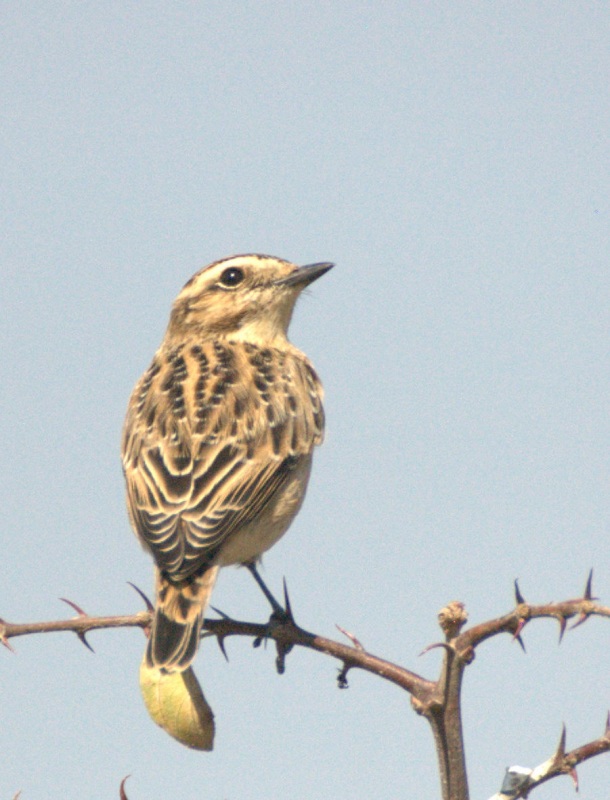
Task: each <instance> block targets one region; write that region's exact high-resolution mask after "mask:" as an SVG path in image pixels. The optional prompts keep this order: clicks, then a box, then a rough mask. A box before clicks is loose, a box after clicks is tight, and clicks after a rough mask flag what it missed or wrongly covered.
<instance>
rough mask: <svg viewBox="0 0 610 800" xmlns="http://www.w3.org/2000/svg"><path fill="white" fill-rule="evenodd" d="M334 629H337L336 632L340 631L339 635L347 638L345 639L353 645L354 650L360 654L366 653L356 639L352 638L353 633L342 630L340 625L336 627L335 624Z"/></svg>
mask: <svg viewBox="0 0 610 800" xmlns="http://www.w3.org/2000/svg"><path fill="white" fill-rule="evenodd" d="M335 628H337V630H338V631H341V633H342V634H343V635H344V636H347V638H348V639H349V640H350V642H351V643H352V644H353V645H354V647H355V648H356V650H360V651H361V652H362V653H364V652H366V651H365V649H364V647H363V646H362V644H361V643H360V642H359V641H358V639H356V637H355V636H354V634H353V633H350V632H349V631H346V630H345V628H342V627H341V626H340V625H337V623H335Z"/></svg>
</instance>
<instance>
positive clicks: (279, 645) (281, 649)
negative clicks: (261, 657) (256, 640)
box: [275, 642, 292, 675]
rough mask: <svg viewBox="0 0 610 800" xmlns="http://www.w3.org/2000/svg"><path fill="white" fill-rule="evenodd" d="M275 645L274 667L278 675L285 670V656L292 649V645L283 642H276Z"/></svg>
mask: <svg viewBox="0 0 610 800" xmlns="http://www.w3.org/2000/svg"><path fill="white" fill-rule="evenodd" d="M275 647H276V650H277V656H276V659H275V668H276V670H277V674H278V675H283V674H284V672H286V656H287V655H288V653H289V652H290V651H291V650H292V645H291V644H284V643H283V642H276V643H275Z"/></svg>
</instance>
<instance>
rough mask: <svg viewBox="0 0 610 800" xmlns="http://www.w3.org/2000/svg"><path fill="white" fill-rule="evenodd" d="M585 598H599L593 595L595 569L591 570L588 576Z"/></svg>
mask: <svg viewBox="0 0 610 800" xmlns="http://www.w3.org/2000/svg"><path fill="white" fill-rule="evenodd" d="M584 599H585V600H597V597H593V569H592V568H591V569H590V570H589V577H588V578H587V585H586V586H585V594H584Z"/></svg>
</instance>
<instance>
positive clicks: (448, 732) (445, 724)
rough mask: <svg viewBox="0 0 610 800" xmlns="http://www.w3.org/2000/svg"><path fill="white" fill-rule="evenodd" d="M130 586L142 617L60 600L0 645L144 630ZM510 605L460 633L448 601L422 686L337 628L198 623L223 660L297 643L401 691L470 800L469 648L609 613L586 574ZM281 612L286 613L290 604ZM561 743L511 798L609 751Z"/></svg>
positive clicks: (608, 745) (450, 777)
mask: <svg viewBox="0 0 610 800" xmlns="http://www.w3.org/2000/svg"><path fill="white" fill-rule="evenodd" d="M134 588H135V589H136V591H138V593H139V594H140V595H141V597H142V598H143V600H144V601H145V602H146V604H147V610H146V611H140V612H139V613H137V614H128V615H120V616H108V617H91V616H88V615H87V614H86V613H85V612H84V611H83V610H82V609H81V608H80V607H79V606H77V605H76V604H74V603H72V602H71V601H68V600H64V601H65V602H67V603H68V604H69V605H70V606H71V607H72V608H73V609H74V610H75V611H76V612H77V616H76V617H74V618H72V619H67V620H55V621H49V622H33V623H20V624H15V623H10V622H6V621H5V620H1V619H0V642H1V643H2V644H4V645H5V646H6V647H7V648H8V649H10V650H13V647H12V646H11V644H10V640H11V639H14V638H16V637H18V636H25V635H30V634H34V633H54V632H60V631H69V632H72V633H74V634H76V635H77V636H78V638H79V639H80V640H81V641H82V642H83V644H85V645H86V646H87V647H89V649H92V648H91V647H90V645H89V643H88V642H87V640H86V638H85V637H86V635H87V634H88V633H89V632H90V631H93V630H99V629H106V628H128V627H139V628H142V629H143V630H144V631H145V632H147V631H148V629H149V627H150V623H151V605H150V603H149V602H148V600H147V598H146V596H145V595H144V594H143V593H142V592H141V591H140V590H139V589H137V587H134ZM62 599H63V598H62ZM286 599H287V598H286ZM515 599H516V606H515V608H514V609H513V610H512V611H510V612H509V613H508V614H505V615H504V616H502V617H499V618H497V619H493V620H488V621H486V622H483V623H480V624H478V625H474V626H472V627H470V628H468V629H466V630H464V631H461V629H462V628H463V626H464V625H465V623H466V620H467V615H466V613H465V611H464V607H463V605H462V604H461V603H459V602H453V603H450V604H449V605H448V606H447V607H446V608H444V609H443V610H442V611H441V612H440V614H439V624H440V626H441V629H442V630H443V633H444V634H445V641H444V642H439V643H437V644H433V645H430V646H429V647H428V648H426V650H425V651H424V652H427V651H428V650H430V649H432V648H441V649H442V650H443V652H444V659H443V666H442V669H441V674H440V677H439V678H438V680H436V681H431V680H428V679H426V678H424V677H422V676H421V675H418V674H416V673H414V672H411V671H410V670H408V669H405V668H404V667H402V666H399V665H397V664H393V663H392V662H390V661H386V660H385V659H382V658H379V657H378V656H375V655H372V654H371V653H369V652H367V651H366V650H365V649H364V647H363V646H362V644H361V643H360V642H359V641H358V639H357V638H356V637H355V636H354V635H353V634H350V633H348V632H347V631H344V630H343V629H342V628H339V630H340V631H341V632H342V633H344V635H345V636H346V637H347V638H348V639H349V640H350V642H351V644H349V645H346V644H342V643H340V642H336V641H334V640H332V639H327V638H325V637H323V636H318V635H317V634H314V633H310V632H309V631H306V630H304V629H303V628H301V627H299V626H298V625H297V624H296V623H295V621H294V619H293V617H292V614H291V613H287V614H286V615H285V616H284V617H282V616H281V615H280V616H279V617H278V616H276V615H273V616H272V619H271V621H270V622H269V623H267V624H258V623H253V622H244V621H239V620H234V619H231V618H229V617H227V616H226V615H224V614H223V615H222V616H221V618H220V619H206V620H205V621H204V629H205V630H204V633H203V635H204V636H215V637H216V639H217V641H218V644H219V646H220V648H221V650H222V652H223V653H224V654H225V655H226V652H225V647H224V643H225V640H226V639H227V637H229V636H250V637H252V638H253V639H254V644H255V646H257V645H258V644H260V642H261V641H263V640H264V639H272V640H273V641H274V642H275V644H276V648H277V652H278V657H277V660H276V666H277V669H278V672H282V671H283V669H284V660H285V657H286V655H287V653H288V652H289V651H290V650H291V649H292V647H293V646H295V645H298V646H301V647H307V648H309V649H311V650H316V651H317V652H320V653H325V654H326V655H329V656H331V657H333V658H335V659H337V660H338V661H340V662H341V664H342V667H341V669H340V671H339V674H338V676H337V680H338V684H339V687H340V688H344V687H346V686H347V674H348V672H349V670H351V669H363V670H366V671H367V672H371V673H373V674H375V675H378V676H379V677H381V678H384V679H385V680H388V681H390V682H391V683H394V684H396V685H397V686H399V687H400V688H402V689H404V690H406V691H407V692H408V693H409V694H410V695H411V703H412V705H413V708H414V709H415V711H416V712H417V713H418V714H421V715H422V716H424V717H426V718H427V719H428V722H429V723H430V725H431V727H432V729H433V733H434V738H435V742H436V747H437V753H438V757H439V765H440V772H441V785H442V789H443V800H468V784H467V778H466V766H465V756H464V746H463V737H462V730H461V711H460V699H461V679H462V675H463V671H464V669H465V667H466V666H467V665H468V664H469V663H470V662H471V661H472V660H473V658H474V651H475V649H476V648H477V647H478V646H479V645H480V644H482V643H483V642H484V641H486V640H487V639H489V638H490V637H492V636H496V635H498V634H500V633H509V634H510V635H511V636H512V637H513V638H514V639H517V640H518V641H519V643H520V644H521V646H522V647H523V641H522V638H521V634H522V633H523V630H524V628H525V627H526V625H527V624H528V623H529V622H531V621H532V620H534V619H542V618H550V619H554V620H556V621H557V623H558V624H559V638H560V641H561V639H562V637H563V635H564V633H565V631H566V629H567V621H568V620H571V619H573V618H575V617H576V618H577V619H576V621H575V623H573V624H572V626H571V627H572V628H574V627H576V626H577V625H580V624H582V623H583V622H585V621H586V620H587V619H588V618H589V617H591V616H599V617H605V618H610V607H608V606H604V605H601V604H600V603H598V602H597V601H596V598H594V597H593V596H592V588H591V575H589V579H588V581H587V585H586V589H585V592H584V595H583V596H582V597H580V598H577V599H573V600H565V601H562V602H557V603H546V604H543V605H530V604H529V603H527V602H526V601H525V600H524V598H523V596H522V594H521V591H520V589H519V587H518V585H517V583H516V582H515ZM287 607H288V611H290V609H289V605H287ZM564 745H565V736H563V737H562V742H560V747H559V748H558V749H557V751H556V752H555V754H554V755H553V756H552V758H551V759H549V760H548V761H547V762H545V764H544V765H541V766H540V767H538V768H536V770H534V771H533V772H532V775H531V776H530V781H529V783H528V785H527V788H524V789H523V790H522V793H521V794H518V795H514V796H515V797H525V796H526V795H527V793H528V792H530V791H531V790H532V789H534V788H536V787H537V786H538V785H540V784H542V783H543V782H545V781H547V780H550V779H551V778H553V777H555V776H557V775H560V774H566V773H569V774H572V775H573V777H574V776H575V767H576V765H577V764H578V763H581V762H583V761H585V760H587V759H589V758H593V757H594V756H596V755H599V754H601V753H603V752H608V751H610V725H609V726H607V728H606V731H605V733H604V734H603V735H602V736H601V737H599V739H596V740H594V741H592V742H589V743H587V744H585V745H582V746H581V747H578V748H576V749H574V750H571V751H570V752H568V753H566V752H565V748H564Z"/></svg>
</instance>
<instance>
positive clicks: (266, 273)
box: [168, 255, 333, 345]
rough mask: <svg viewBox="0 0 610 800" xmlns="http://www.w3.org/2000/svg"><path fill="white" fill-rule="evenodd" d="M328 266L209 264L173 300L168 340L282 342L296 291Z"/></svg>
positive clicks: (263, 261)
mask: <svg viewBox="0 0 610 800" xmlns="http://www.w3.org/2000/svg"><path fill="white" fill-rule="evenodd" d="M332 266H333V265H332V264H330V263H328V262H324V263H320V264H309V265H307V266H304V267H297V266H296V265H295V264H291V263H290V262H289V261H284V260H283V259H281V258H272V257H271V256H263V255H243V256H232V257H231V258H226V259H223V260H222V261H215V262H214V263H213V264H210V265H209V266H207V267H204V268H203V269H202V270H200V271H199V272H197V273H195V275H193V277H192V278H191V279H190V280H189V281H188V283H186V284H185V286H184V288H183V289H182V291H181V292H180V294H179V295H178V297H177V298H176V300H175V302H174V305H173V307H172V313H171V317H170V322H169V328H168V336H169V338H170V339H172V340H173V339H183V338H184V337H185V336H189V335H195V336H199V337H223V336H227V337H229V336H230V337H231V338H234V339H235V338H236V339H242V340H244V341H250V342H253V343H255V344H256V343H258V342H260V343H265V344H267V345H271V344H273V342H274V341H276V340H277V339H285V337H286V331H287V329H288V325H289V323H290V318H291V316H292V311H293V309H294V304H295V303H296V300H297V298H298V296H299V294H300V293H301V292H302V290H303V289H304V288H305V287H306V286H308V285H309V284H310V283H312V282H313V281H315V280H316V279H317V278H319V277H321V276H322V275H324V273H325V272H328V270H329V269H330V268H331V267H332Z"/></svg>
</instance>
